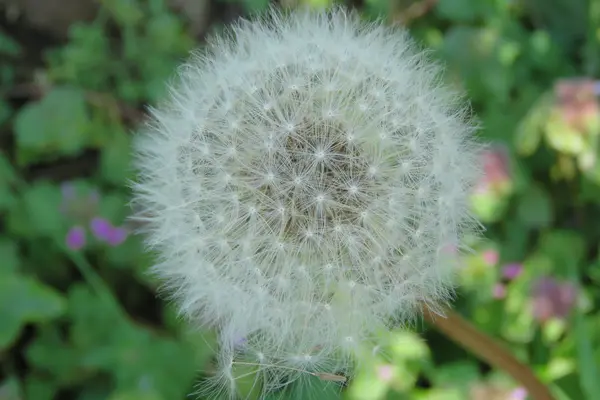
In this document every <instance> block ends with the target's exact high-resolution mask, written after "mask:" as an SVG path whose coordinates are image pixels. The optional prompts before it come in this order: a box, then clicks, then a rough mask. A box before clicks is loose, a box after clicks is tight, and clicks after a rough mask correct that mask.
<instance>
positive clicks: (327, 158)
mask: <svg viewBox="0 0 600 400" xmlns="http://www.w3.org/2000/svg"><path fill="white" fill-rule="evenodd" d="M209 49H210V51H209V52H208V53H206V54H196V55H194V56H193V57H192V58H191V59H190V60H189V61H188V62H187V63H186V64H185V65H184V66H182V67H181V69H180V70H179V78H178V80H177V82H175V83H174V84H173V85H172V87H171V94H170V96H169V97H168V98H167V99H166V101H165V102H163V103H162V104H159V105H158V106H157V107H156V108H155V109H153V110H152V117H151V119H150V121H149V122H148V124H147V125H146V127H145V128H144V129H142V130H141V132H140V134H139V135H138V136H137V139H136V156H137V166H138V170H139V178H138V180H137V182H136V183H135V184H134V190H135V199H134V201H135V202H136V203H139V204H140V206H141V209H143V215H144V216H145V217H144V222H145V230H144V232H145V233H146V238H147V243H148V246H149V248H150V249H152V250H153V251H155V252H156V254H158V260H157V263H156V266H155V267H154V271H155V272H156V274H157V275H158V276H160V277H161V278H162V279H163V280H164V281H165V282H166V288H165V290H166V291H167V292H168V293H171V294H172V297H173V298H174V300H175V301H176V302H177V303H178V305H179V306H180V311H181V313H182V315H184V316H186V317H188V318H189V319H190V321H193V322H194V323H197V324H198V325H203V326H209V327H213V328H216V329H217V331H218V332H219V342H220V344H221V347H222V349H221V350H220V353H219V354H220V358H219V359H220V360H221V362H220V364H219V365H220V368H221V373H220V375H219V377H220V378H218V379H221V380H223V379H225V380H227V379H229V378H230V377H231V373H230V370H231V362H232V361H231V360H232V359H233V360H235V357H237V356H238V354H237V353H236V352H239V351H242V350H235V349H234V348H233V347H231V345H229V343H234V342H235V341H236V340H239V338H240V337H243V338H245V339H246V342H245V345H244V349H243V351H244V352H246V353H245V354H248V352H252V354H255V355H257V354H258V355H261V356H260V357H255V361H256V362H257V364H259V365H262V367H261V368H262V369H272V370H276V371H278V372H277V373H276V374H275V375H269V374H264V379H265V380H266V381H265V382H264V388H265V390H269V389H273V388H274V387H276V386H277V385H279V384H280V382H279V380H280V378H281V377H282V376H287V377H288V378H289V379H290V380H294V376H295V374H298V373H303V372H307V371H308V372H311V373H330V372H332V371H342V372H344V373H347V374H351V369H352V368H351V364H352V362H351V361H350V360H351V358H352V356H353V355H354V354H355V352H356V351H357V348H358V347H357V346H359V345H360V344H361V343H362V342H363V341H365V340H368V339H370V338H372V337H373V336H375V334H376V332H377V331H378V330H380V329H382V328H389V327H390V326H392V325H397V324H399V323H403V322H406V320H407V319H410V318H411V317H414V316H415V315H417V314H418V310H419V309H420V305H419V304H420V302H421V301H422V300H426V301H427V302H428V303H429V304H434V303H436V302H441V301H445V300H447V299H449V298H450V297H451V295H452V280H451V275H452V272H453V261H454V260H455V254H454V253H449V252H443V251H441V249H444V248H448V247H449V246H455V245H456V244H457V243H458V242H459V241H460V239H461V238H462V237H463V236H464V235H465V234H467V233H472V232H473V231H474V230H475V229H476V228H477V224H476V222H475V221H474V220H473V219H472V217H471V216H470V214H469V211H468V204H469V202H468V196H469V192H470V190H471V188H472V186H473V184H474V182H476V180H477V179H478V177H479V170H478V168H477V162H476V161H477V160H478V151H479V145H478V144H477V143H476V142H475V141H474V140H473V131H474V126H473V123H472V122H471V121H470V119H469V109H468V107H467V106H466V105H465V102H464V100H463V98H462V97H461V96H460V95H459V94H457V93H456V92H455V91H453V90H450V89H448V88H446V87H444V86H443V85H441V83H440V82H441V81H440V68H439V66H437V65H436V64H435V63H433V62H432V61H430V60H429V59H428V58H427V56H426V54H425V53H423V52H421V51H420V50H419V49H418V48H417V47H416V46H415V45H414V43H413V42H412V40H411V39H410V38H409V37H408V36H407V33H406V32H405V31H404V30H399V29H392V28H388V27H386V26H384V25H383V24H382V23H373V24H365V23H363V22H361V21H360V19H359V18H358V17H357V16H356V15H355V14H352V13H348V12H346V11H344V10H343V9H341V8H340V9H334V10H332V11H330V12H328V13H323V12H311V11H305V10H299V11H294V12H291V13H290V14H286V15H283V14H281V13H279V12H277V11H271V12H270V13H269V14H268V15H267V16H266V17H264V18H263V19H258V20H255V21H252V22H241V23H239V24H237V25H235V26H234V27H233V28H232V29H231V30H229V32H228V33H227V34H224V35H222V36H218V37H215V38H213V39H212V41H211V42H210V46H209ZM315 349H318V350H315ZM266 360H268V363H269V364H266V363H267V361H266ZM324 360H327V362H325V361H324ZM332 360H333V361H332ZM318 368H329V370H323V369H320V370H319V369H318ZM262 369H261V370H262ZM269 376H271V378H269ZM272 376H276V377H277V379H276V380H275V379H273V378H272Z"/></svg>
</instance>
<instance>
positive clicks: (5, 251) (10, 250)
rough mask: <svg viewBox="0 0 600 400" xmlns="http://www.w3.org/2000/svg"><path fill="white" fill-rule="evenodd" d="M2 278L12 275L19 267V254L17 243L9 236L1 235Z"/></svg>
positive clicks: (0, 266)
mask: <svg viewBox="0 0 600 400" xmlns="http://www.w3.org/2000/svg"><path fill="white" fill-rule="evenodd" d="M0 260H2V262H1V263H0V279H1V277H3V276H6V275H12V273H14V272H17V269H18V268H19V254H18V253H17V245H16V244H15V242H13V241H11V240H10V239H8V238H4V237H0Z"/></svg>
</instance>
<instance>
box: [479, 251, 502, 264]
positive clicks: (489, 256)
mask: <svg viewBox="0 0 600 400" xmlns="http://www.w3.org/2000/svg"><path fill="white" fill-rule="evenodd" d="M482 257H483V261H484V262H485V263H486V264H487V265H489V266H490V267H493V266H494V265H496V264H497V263H498V260H499V259H500V255H499V254H498V252H497V251H496V250H486V251H484V252H483V254H482Z"/></svg>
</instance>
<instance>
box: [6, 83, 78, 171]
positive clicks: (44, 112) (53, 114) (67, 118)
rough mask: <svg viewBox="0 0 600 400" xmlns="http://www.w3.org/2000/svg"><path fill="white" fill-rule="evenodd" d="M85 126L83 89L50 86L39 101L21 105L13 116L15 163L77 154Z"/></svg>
mask: <svg viewBox="0 0 600 400" xmlns="http://www.w3.org/2000/svg"><path fill="white" fill-rule="evenodd" d="M88 126H89V116H88V111H87V107H86V98H85V94H84V93H83V91H81V90H79V89H76V88H71V87H56V88H54V89H52V90H51V91H50V92H49V93H48V94H47V95H46V96H44V98H43V99H42V100H40V101H38V102H33V103H29V104H27V105H26V106H25V107H23V108H22V109H21V110H20V112H19V113H18V114H17V116H16V119H15V124H14V128H15V135H16V144H17V160H18V162H19V164H21V165H27V164H30V163H32V162H37V161H39V160H40V158H42V159H46V158H56V157H57V156H61V155H68V156H72V155H75V154H78V153H79V152H80V151H81V150H82V149H83V147H84V146H85V145H86V141H87V131H88Z"/></svg>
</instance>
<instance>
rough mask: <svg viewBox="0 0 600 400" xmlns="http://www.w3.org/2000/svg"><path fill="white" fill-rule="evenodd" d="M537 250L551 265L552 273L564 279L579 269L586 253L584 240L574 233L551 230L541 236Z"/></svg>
mask: <svg viewBox="0 0 600 400" xmlns="http://www.w3.org/2000/svg"><path fill="white" fill-rule="evenodd" d="M539 250H540V252H542V253H543V254H545V255H546V256H548V257H549V258H550V259H551V260H552V263H553V271H552V272H553V273H554V274H557V275H559V276H562V277H564V278H567V277H570V276H571V272H572V271H573V270H574V269H575V270H576V269H577V268H578V267H580V264H581V262H582V261H583V259H584V256H585V251H586V243H585V239H584V238H583V237H582V236H581V235H580V234H578V233H577V232H574V231H567V230H553V231H550V232H546V233H544V234H543V235H542V237H541V238H540V241H539Z"/></svg>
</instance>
